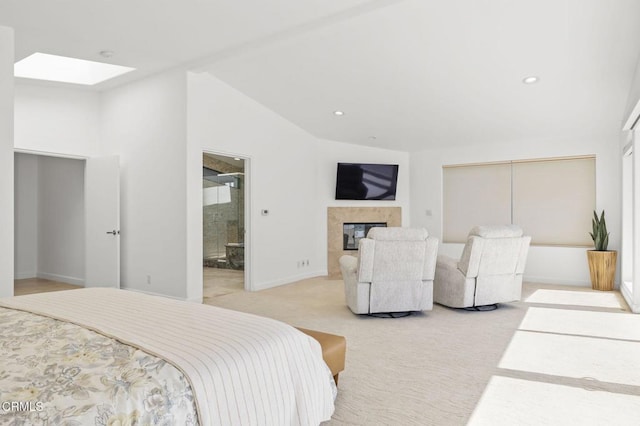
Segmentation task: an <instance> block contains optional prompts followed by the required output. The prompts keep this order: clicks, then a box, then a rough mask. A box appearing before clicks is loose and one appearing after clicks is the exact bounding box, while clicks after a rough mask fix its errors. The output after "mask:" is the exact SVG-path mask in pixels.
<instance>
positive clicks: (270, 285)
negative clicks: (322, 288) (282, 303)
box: [251, 270, 327, 291]
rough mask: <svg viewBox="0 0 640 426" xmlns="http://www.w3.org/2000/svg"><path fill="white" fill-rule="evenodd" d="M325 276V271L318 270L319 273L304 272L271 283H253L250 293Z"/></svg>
mask: <svg viewBox="0 0 640 426" xmlns="http://www.w3.org/2000/svg"><path fill="white" fill-rule="evenodd" d="M326 275H327V271H326V270H324V271H322V270H320V271H309V272H305V273H304V274H297V275H293V276H290V277H286V278H280V279H277V280H273V281H265V282H261V283H254V285H253V288H252V289H251V291H260V290H266V289H268V288H273V287H278V286H281V285H285V284H291V283H294V282H296V281H301V280H306V279H308V278H315V277H322V276H326Z"/></svg>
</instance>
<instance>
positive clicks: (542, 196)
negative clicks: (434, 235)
mask: <svg viewBox="0 0 640 426" xmlns="http://www.w3.org/2000/svg"><path fill="white" fill-rule="evenodd" d="M442 173H443V235H442V236H443V242H445V243H464V242H466V240H467V234H468V233H469V230H470V229H471V228H473V227H474V226H477V225H504V224H510V223H513V224H516V225H519V226H521V227H522V229H523V230H524V232H525V234H526V235H530V236H531V237H532V241H531V244H533V245H544V246H549V245H551V246H574V247H575V246H586V247H589V246H591V245H592V241H591V237H590V236H589V231H590V230H591V217H592V215H593V209H594V208H595V205H596V189H595V188H596V178H595V157H593V156H588V157H568V158H550V159H539V160H526V161H512V162H505V163H487V164H470V165H456V166H444V167H443V170H442Z"/></svg>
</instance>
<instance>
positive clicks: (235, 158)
mask: <svg viewBox="0 0 640 426" xmlns="http://www.w3.org/2000/svg"><path fill="white" fill-rule="evenodd" d="M233 159H234V160H236V161H240V160H241V158H239V157H233Z"/></svg>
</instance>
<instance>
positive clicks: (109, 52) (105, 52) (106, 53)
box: [100, 50, 115, 58]
mask: <svg viewBox="0 0 640 426" xmlns="http://www.w3.org/2000/svg"><path fill="white" fill-rule="evenodd" d="M113 55H115V53H114V52H113V50H101V51H100V56H102V57H103V58H110V57H112V56H113Z"/></svg>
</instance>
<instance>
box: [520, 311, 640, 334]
mask: <svg viewBox="0 0 640 426" xmlns="http://www.w3.org/2000/svg"><path fill="white" fill-rule="evenodd" d="M519 328H520V330H529V331H543V332H547V333H561V334H576V335H581V336H592V337H606V338H610V339H624V340H635V341H639V342H640V315H633V314H630V313H611V312H596V311H573V310H565V309H550V308H535V307H532V308H529V309H528V310H527V314H526V315H525V317H524V319H523V320H522V323H520V327H519Z"/></svg>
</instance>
